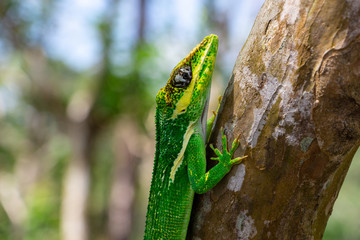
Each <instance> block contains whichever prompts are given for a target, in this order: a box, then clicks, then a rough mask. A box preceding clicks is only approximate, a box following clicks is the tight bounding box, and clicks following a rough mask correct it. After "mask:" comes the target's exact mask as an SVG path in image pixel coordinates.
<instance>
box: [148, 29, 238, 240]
mask: <svg viewBox="0 0 360 240" xmlns="http://www.w3.org/2000/svg"><path fill="white" fill-rule="evenodd" d="M217 47H218V38H217V36H215V35H210V36H207V37H205V39H204V40H203V41H202V42H201V43H200V44H199V45H198V46H196V47H195V48H194V49H193V50H192V51H191V52H190V54H189V55H188V56H187V57H185V58H184V59H183V60H182V61H181V62H180V63H179V64H178V65H177V66H176V67H175V68H174V70H173V71H172V73H171V75H170V78H169V80H168V82H167V84H166V85H165V87H163V88H161V89H160V91H159V92H158V94H157V96H156V103H157V108H156V117H155V122H156V153H155V161H154V169H153V176H152V181H151V189H150V196H149V204H148V210H147V216H146V228H145V236H144V239H154V240H158V239H167V240H171V239H185V237H186V233H187V228H188V224H189V219H190V213H191V208H192V204H193V197H194V192H196V193H205V192H207V191H208V190H209V189H211V188H213V187H214V186H215V185H216V184H217V183H218V182H219V181H220V180H221V179H222V178H223V177H224V176H225V175H226V174H227V173H228V172H229V171H230V169H231V167H232V166H233V165H235V164H239V163H240V162H241V160H242V159H243V158H244V157H239V158H235V159H232V155H233V153H234V152H235V150H236V148H237V147H238V146H239V141H238V139H235V140H234V142H233V144H232V147H231V149H230V151H228V149H227V139H226V137H225V135H224V134H223V132H222V144H223V153H221V152H220V150H218V149H214V148H213V147H212V146H211V147H212V149H213V150H214V151H215V154H216V155H217V157H216V158H213V159H214V160H218V161H219V163H218V164H217V165H216V166H214V167H213V168H211V169H210V170H209V171H208V172H206V153H205V141H204V140H205V139H208V138H207V137H206V135H207V134H209V133H207V132H209V129H211V125H212V123H213V119H211V120H210V121H208V126H206V113H207V105H208V97H209V93H210V85H211V76H212V72H213V69H214V64H215V58H216V53H217ZM207 129H208V130H207Z"/></svg>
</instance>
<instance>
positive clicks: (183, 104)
mask: <svg viewBox="0 0 360 240" xmlns="http://www.w3.org/2000/svg"><path fill="white" fill-rule="evenodd" d="M194 86H195V80H194V79H193V80H192V81H191V82H190V85H189V86H188V87H187V88H186V90H185V91H184V94H183V95H182V97H181V98H180V99H179V101H178V103H177V104H176V107H175V109H174V112H173V115H172V116H171V119H174V118H176V117H177V116H178V115H179V114H181V113H184V112H186V108H187V107H188V106H189V104H190V101H191V97H192V94H193V91H194Z"/></svg>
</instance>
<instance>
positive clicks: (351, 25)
mask: <svg viewBox="0 0 360 240" xmlns="http://www.w3.org/2000/svg"><path fill="white" fill-rule="evenodd" d="M359 26H360V4H359V3H358V2H357V1H343V0H291V1H284V0H268V1H266V2H265V4H264V5H263V7H262V9H261V10H260V12H259V14H258V17H257V19H256V21H255V24H254V26H253V29H252V31H251V33H250V36H249V38H248V40H247V42H246V44H245V45H244V47H243V49H242V51H241V52H240V55H239V56H238V59H237V61H236V63H235V67H234V70H233V74H232V77H231V80H230V83H229V86H228V88H227V90H226V92H225V95H224V98H223V102H222V106H221V108H220V110H219V115H218V119H217V121H216V125H215V132H214V133H213V137H212V142H214V143H216V145H217V146H218V147H221V146H220V145H221V140H220V138H219V136H220V131H219V129H220V127H221V126H223V127H224V128H225V132H226V133H227V135H228V137H229V141H232V139H233V138H234V136H237V135H238V134H240V133H242V135H241V146H242V148H241V149H240V150H238V151H237V153H236V155H237V156H240V155H242V154H246V155H249V157H248V158H247V159H245V160H244V163H243V164H241V165H239V166H237V167H234V168H233V169H232V172H231V173H229V175H228V176H227V177H226V178H225V179H224V180H223V181H222V182H221V183H220V184H219V185H217V186H216V187H215V188H214V189H213V190H212V191H210V192H208V193H206V194H204V195H201V196H197V198H196V200H195V202H196V203H195V208H194V210H193V216H192V222H191V226H190V230H189V235H190V236H191V237H192V238H196V237H198V238H200V239H321V238H322V235H323V232H324V230H325V227H326V223H327V220H328V218H329V216H330V214H331V212H332V208H333V204H334V202H335V200H336V198H337V195H338V192H339V190H340V187H341V185H342V183H343V180H344V178H345V175H346V173H347V170H348V168H349V166H350V163H351V159H352V157H353V155H354V154H355V152H356V150H357V148H358V147H359V144H360V94H359V93H360V81H359V76H360V28H359ZM229 135H232V136H233V137H232V138H231V137H230V136H229Z"/></svg>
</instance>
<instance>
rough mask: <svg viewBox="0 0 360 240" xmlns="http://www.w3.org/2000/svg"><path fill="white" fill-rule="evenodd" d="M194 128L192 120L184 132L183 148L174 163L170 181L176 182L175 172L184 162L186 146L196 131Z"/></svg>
mask: <svg viewBox="0 0 360 240" xmlns="http://www.w3.org/2000/svg"><path fill="white" fill-rule="evenodd" d="M194 128H195V122H192V123H190V125H189V126H188V128H187V129H186V132H185V134H184V140H183V145H182V148H181V150H180V152H179V154H178V156H177V157H176V159H175V161H174V165H173V166H172V168H171V172H170V182H174V179H175V173H176V171H177V170H178V168H179V167H180V165H181V163H182V161H183V159H184V153H185V150H186V147H187V145H188V143H189V140H190V137H191V135H193V133H194Z"/></svg>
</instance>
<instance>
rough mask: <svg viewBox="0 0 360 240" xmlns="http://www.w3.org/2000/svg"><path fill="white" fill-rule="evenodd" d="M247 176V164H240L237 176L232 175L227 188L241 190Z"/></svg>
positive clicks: (235, 190)
mask: <svg viewBox="0 0 360 240" xmlns="http://www.w3.org/2000/svg"><path fill="white" fill-rule="evenodd" d="M244 178H245V166H244V164H240V165H239V166H238V167H237V169H236V173H235V176H232V177H231V178H230V180H229V182H228V184H227V188H228V189H229V190H231V191H234V192H238V191H240V190H241V186H242V184H243V182H244Z"/></svg>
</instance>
